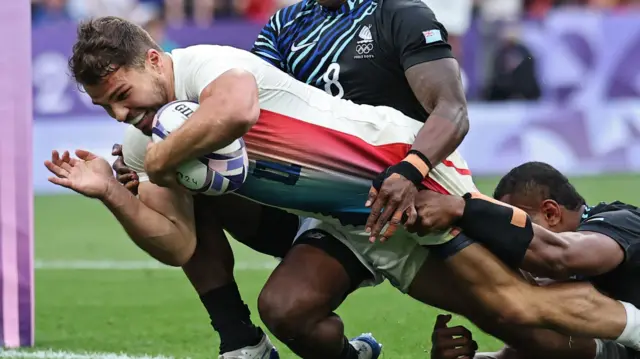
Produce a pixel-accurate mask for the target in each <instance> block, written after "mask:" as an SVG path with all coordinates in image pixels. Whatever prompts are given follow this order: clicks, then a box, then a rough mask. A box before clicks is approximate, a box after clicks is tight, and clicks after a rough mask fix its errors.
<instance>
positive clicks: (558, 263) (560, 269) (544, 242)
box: [522, 225, 624, 279]
mask: <svg viewBox="0 0 640 359" xmlns="http://www.w3.org/2000/svg"><path fill="white" fill-rule="evenodd" d="M533 231H534V237H533V240H532V241H531V244H530V245H529V249H527V253H526V255H525V258H524V261H523V263H522V269H524V270H526V271H529V272H531V273H534V274H536V275H538V276H544V277H548V278H554V279H566V278H569V277H571V276H574V275H583V276H596V275H600V274H604V273H607V272H610V271H612V270H614V269H615V268H617V267H618V266H619V265H620V263H622V261H624V251H623V250H622V248H621V247H620V245H618V243H616V241H615V240H613V239H612V238H611V237H609V236H607V235H604V234H602V233H596V232H587V231H581V232H562V233H554V232H551V231H548V230H546V229H544V228H542V227H539V226H536V225H534V227H533Z"/></svg>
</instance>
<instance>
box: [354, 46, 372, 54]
mask: <svg viewBox="0 0 640 359" xmlns="http://www.w3.org/2000/svg"><path fill="white" fill-rule="evenodd" d="M371 50H373V44H372V43H367V44H358V45H356V52H357V53H358V55H366V54H368V53H370V52H371Z"/></svg>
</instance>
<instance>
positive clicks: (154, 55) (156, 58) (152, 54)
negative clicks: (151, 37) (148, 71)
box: [147, 49, 162, 71]
mask: <svg viewBox="0 0 640 359" xmlns="http://www.w3.org/2000/svg"><path fill="white" fill-rule="evenodd" d="M147 63H148V64H149V65H150V66H151V68H152V69H154V70H156V71H157V70H159V69H160V67H161V65H162V54H161V53H160V52H159V51H158V50H156V49H149V50H148V51H147Z"/></svg>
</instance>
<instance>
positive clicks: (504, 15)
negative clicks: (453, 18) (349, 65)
mask: <svg viewBox="0 0 640 359" xmlns="http://www.w3.org/2000/svg"><path fill="white" fill-rule="evenodd" d="M423 1H424V2H426V3H427V4H428V5H429V6H432V7H439V6H438V5H437V3H438V2H440V3H446V4H447V6H448V7H449V8H451V9H452V10H449V11H455V10H456V7H459V6H458V5H457V4H458V3H460V4H461V6H460V7H462V8H463V9H464V10H463V11H465V12H468V13H469V14H477V15H478V16H481V17H483V18H485V19H487V20H489V21H495V20H505V19H512V18H514V17H519V16H523V15H532V16H541V15H544V14H545V13H546V12H547V11H548V10H550V9H551V8H554V7H559V6H589V7H593V8H605V9H624V8H627V7H631V6H639V5H640V1H639V0H457V1H453V2H449V1H447V2H445V1H441V0H423ZM296 2H297V0H31V4H32V9H33V24H34V26H39V25H43V24H51V23H55V22H56V21H69V20H79V19H83V18H87V17H94V16H105V15H118V16H122V17H126V18H128V19H129V20H132V21H134V22H139V23H144V22H147V21H149V20H150V19H151V18H155V17H156V16H158V14H164V16H165V18H166V20H167V22H168V23H169V24H171V25H176V26H179V25H180V24H182V23H184V22H185V21H187V20H189V19H192V20H193V21H194V22H195V23H197V24H200V25H202V26H207V25H210V24H211V23H212V22H213V21H214V20H215V19H218V18H238V17H244V18H248V19H251V20H255V21H266V19H267V18H268V17H269V16H270V15H271V14H272V13H273V12H275V11H276V10H277V9H279V8H281V7H284V6H288V5H291V4H293V3H296ZM452 5H453V6H452ZM445 11H447V10H445Z"/></svg>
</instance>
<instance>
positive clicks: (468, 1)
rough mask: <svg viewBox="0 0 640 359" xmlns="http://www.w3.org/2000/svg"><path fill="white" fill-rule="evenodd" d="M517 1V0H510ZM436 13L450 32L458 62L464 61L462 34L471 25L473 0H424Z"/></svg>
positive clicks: (450, 39) (450, 40) (450, 41)
mask: <svg viewBox="0 0 640 359" xmlns="http://www.w3.org/2000/svg"><path fill="white" fill-rule="evenodd" d="M510 1H517V0H510ZM422 2H424V3H425V4H427V6H429V7H430V8H431V10H433V12H434V13H435V14H436V18H437V19H438V21H440V22H441V23H442V24H443V25H444V27H445V28H446V29H447V32H448V33H449V44H450V45H451V49H452V50H453V54H454V55H455V57H456V59H458V62H460V63H462V36H463V35H464V34H465V33H466V32H467V30H468V29H469V26H471V15H472V13H473V0H446V1H445V0H422Z"/></svg>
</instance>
